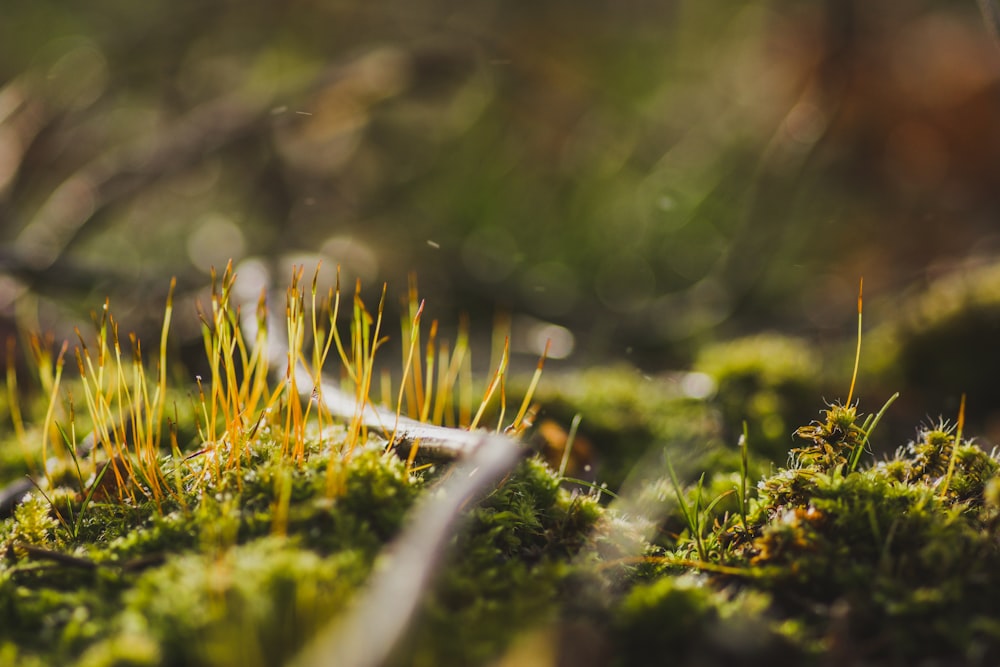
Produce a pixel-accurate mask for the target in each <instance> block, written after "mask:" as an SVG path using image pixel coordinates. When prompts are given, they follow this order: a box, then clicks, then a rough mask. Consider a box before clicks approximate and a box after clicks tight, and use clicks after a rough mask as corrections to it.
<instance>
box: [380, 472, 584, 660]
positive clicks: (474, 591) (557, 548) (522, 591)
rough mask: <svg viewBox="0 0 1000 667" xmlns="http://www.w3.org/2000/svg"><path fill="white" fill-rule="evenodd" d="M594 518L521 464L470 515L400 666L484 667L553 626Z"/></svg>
mask: <svg viewBox="0 0 1000 667" xmlns="http://www.w3.org/2000/svg"><path fill="white" fill-rule="evenodd" d="M600 513H601V510H600V509H599V506H598V505H597V503H596V501H595V500H593V499H591V498H585V497H581V496H579V495H575V494H570V493H568V492H566V491H565V490H562V489H560V488H559V479H558V477H557V476H556V475H555V474H554V473H553V471H552V470H551V469H550V468H548V467H547V466H545V465H544V464H543V463H541V462H540V461H538V460H528V461H525V462H524V463H523V464H521V466H520V467H519V469H518V470H517V471H516V472H514V473H513V474H512V475H511V476H510V477H509V478H508V479H507V480H506V481H505V482H504V483H503V484H502V485H501V486H500V488H499V489H497V491H496V492H495V493H492V494H491V495H490V496H489V497H488V498H486V499H484V500H483V501H482V503H481V504H480V505H479V506H478V507H476V508H475V509H474V510H473V511H472V513H471V515H470V517H469V523H468V525H467V526H466V529H465V530H464V531H463V532H462V534H461V536H460V537H459V538H458V540H457V542H456V544H455V545H454V547H453V550H452V554H451V556H450V557H449V559H448V565H447V567H446V569H445V571H444V573H443V574H442V576H441V579H440V581H439V582H438V584H437V585H436V586H435V587H434V589H433V590H432V591H431V593H430V595H429V596H428V598H427V599H426V600H425V601H424V603H423V607H422V611H421V614H420V618H419V620H418V622H417V625H416V627H415V628H414V630H413V632H412V634H411V638H410V640H409V641H408V642H407V643H406V645H405V646H404V647H402V648H401V650H400V652H399V655H398V656H397V658H396V660H397V662H398V664H411V665H473V664H482V663H484V662H485V661H487V660H489V659H490V658H492V657H494V656H496V655H497V654H498V652H500V651H501V649H503V648H504V647H505V646H507V645H508V644H509V642H511V641H512V640H513V638H514V637H516V636H517V635H518V633H520V632H522V631H524V630H526V629H528V628H531V627H533V626H535V627H537V626H538V625H539V624H542V623H545V622H547V621H549V620H551V619H553V618H554V617H555V616H556V615H557V614H558V611H559V608H560V606H562V605H565V604H566V596H567V595H570V591H571V590H572V586H571V575H572V574H573V571H574V568H573V567H572V566H571V565H570V563H571V560H572V558H573V557H574V556H575V555H576V554H577V553H578V552H579V550H580V549H581V548H582V547H583V546H584V544H585V542H586V540H587V536H588V535H589V533H590V532H591V530H592V529H593V528H594V526H595V523H596V521H597V519H598V517H599V515H600Z"/></svg>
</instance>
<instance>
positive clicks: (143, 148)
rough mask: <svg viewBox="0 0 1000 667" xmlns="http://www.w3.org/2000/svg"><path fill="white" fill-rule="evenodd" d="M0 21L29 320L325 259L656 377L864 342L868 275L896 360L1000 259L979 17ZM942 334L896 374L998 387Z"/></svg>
mask: <svg viewBox="0 0 1000 667" xmlns="http://www.w3.org/2000/svg"><path fill="white" fill-rule="evenodd" d="M0 14H2V16H0V235H2V236H0V239H2V246H0V269H2V272H0V315H2V317H3V321H4V323H5V324H4V326H5V327H6V328H7V329H8V330H13V327H14V322H15V321H20V322H21V323H22V325H32V326H37V327H38V328H40V329H43V330H44V329H54V330H56V331H57V335H59V332H63V333H65V334H69V335H71V328H68V327H71V326H72V325H73V324H77V323H79V322H80V320H81V318H85V317H86V313H87V312H88V311H90V310H92V309H94V308H97V307H99V306H100V304H101V303H103V301H104V297H105V296H107V295H110V296H111V299H112V305H113V307H114V308H115V310H116V312H118V314H119V318H120V319H121V320H123V321H125V322H127V323H128V326H127V328H129V329H133V328H134V329H138V330H140V332H141V331H143V330H144V328H145V329H146V330H148V331H151V332H154V333H153V334H152V335H154V336H155V332H156V331H157V329H158V326H159V325H158V320H159V318H160V316H161V313H162V305H163V299H164V297H165V294H166V289H167V285H168V283H169V279H170V277H171V276H177V277H178V280H179V283H180V292H179V295H180V296H179V299H180V302H179V307H178V312H179V313H184V312H187V313H189V319H190V323H189V324H188V325H185V324H184V323H183V322H178V325H177V326H178V330H179V335H180V336H181V337H182V338H183V337H184V336H194V337H195V338H196V336H197V328H196V323H197V321H196V319H195V318H194V317H193V312H194V309H193V306H192V307H190V308H189V307H188V306H190V305H191V304H192V302H193V301H194V300H195V299H196V298H197V297H198V295H199V294H202V298H204V297H203V290H204V289H205V287H206V285H207V283H208V271H209V268H210V267H211V266H215V267H220V268H221V267H222V266H223V265H224V264H225V262H226V261H227V259H229V258H232V259H233V260H234V261H235V263H236V268H237V271H238V273H239V275H240V280H241V283H240V290H241V291H240V296H241V297H242V298H246V299H248V300H252V299H255V298H256V295H257V294H258V293H259V290H260V289H261V288H262V287H266V286H268V285H272V286H277V287H279V288H282V287H283V285H285V284H287V280H288V277H289V276H290V275H291V271H292V266H294V265H297V264H304V265H305V266H306V267H307V269H306V270H307V273H308V272H309V271H311V270H312V267H313V266H314V265H315V263H316V262H317V261H318V260H320V259H322V260H323V262H324V267H325V269H326V271H327V275H326V276H325V279H326V280H328V281H332V269H333V267H334V266H336V265H337V264H340V265H341V267H342V270H343V272H344V278H345V280H346V281H347V284H352V283H353V280H354V278H356V277H359V278H361V279H362V280H363V281H364V284H365V285H366V286H367V290H366V294H369V295H371V296H370V299H374V298H375V296H374V295H375V294H377V291H378V288H379V286H380V285H381V283H382V282H383V281H388V282H389V285H390V294H401V293H403V292H404V291H405V286H406V276H407V274H408V273H409V272H411V271H416V272H417V273H418V275H419V280H420V285H421V291H422V293H423V294H424V295H426V296H427V297H428V302H429V305H430V311H431V313H432V314H433V316H434V317H438V318H440V319H441V320H442V321H443V322H452V321H455V320H456V319H457V315H456V314H457V313H458V312H467V313H469V314H470V315H471V318H472V320H473V322H480V323H483V322H485V327H486V330H487V331H488V329H489V326H490V325H491V324H492V322H493V317H494V314H495V313H497V312H507V313H510V314H511V316H512V317H513V319H514V324H515V331H518V330H519V331H521V332H522V333H521V335H520V337H516V338H515V347H516V349H517V351H518V352H523V353H525V355H526V356H527V355H529V354H530V355H536V354H537V353H538V351H539V350H540V347H541V344H542V342H541V341H543V340H544V339H545V338H546V337H554V340H556V341H557V343H558V345H556V346H555V349H554V350H553V352H554V356H555V357H563V358H565V361H564V362H562V363H563V364H565V365H576V366H586V365H590V364H594V363H597V362H604V361H607V360H613V359H621V358H627V359H630V360H632V361H633V362H634V363H635V364H637V365H639V366H641V367H643V368H645V369H648V370H650V371H657V370H662V369H666V368H670V367H679V366H683V365H685V364H688V363H689V362H690V361H691V359H693V358H694V356H695V354H696V353H697V351H698V350H699V349H701V348H702V347H703V346H704V345H705V344H706V343H709V342H713V341H719V340H725V339H728V338H732V337H735V336H738V335H741V334H747V333H752V332H757V331H761V330H764V329H773V330H778V331H782V332H786V333H791V334H795V335H801V336H804V337H805V338H807V339H808V340H810V341H812V342H814V343H817V344H818V345H819V346H820V347H821V348H822V346H823V345H824V341H829V340H835V341H838V343H839V342H840V341H844V340H847V341H850V340H851V337H852V336H853V332H854V318H855V305H854V304H855V299H856V293H857V282H858V279H859V277H860V276H862V275H863V276H864V277H865V286H866V294H867V296H868V300H867V301H866V316H867V318H870V319H869V321H870V322H872V323H876V322H883V323H885V322H890V321H893V322H895V323H896V324H893V325H892V326H895V327H896V328H895V329H892V331H891V332H890V333H888V334H886V335H885V336H883V337H882V340H884V341H888V342H887V343H886V345H889V346H890V347H883V348H882V350H883V352H879V353H875V354H885V352H884V351H885V350H886V349H895V348H892V346H895V347H896V348H898V347H899V346H900V345H902V343H899V340H898V335H899V331H902V330H903V329H901V328H900V327H902V326H903V325H901V324H898V323H899V322H901V321H902V320H903V319H905V318H904V314H905V312H904V311H906V310H907V308H906V307H905V306H904V305H903V304H907V303H911V302H913V301H907V299H911V300H912V299H919V298H922V297H920V296H919V295H920V294H922V293H924V292H927V291H928V289H930V288H931V287H932V286H933V285H934V284H936V281H938V279H939V278H941V277H942V276H947V277H948V278H949V279H952V278H953V277H954V276H956V275H958V276H961V275H966V274H967V273H968V272H969V271H973V270H976V271H978V270H981V269H982V267H984V266H991V265H992V264H993V263H994V262H995V258H996V255H997V252H998V251H1000V236H998V234H997V231H996V225H995V221H996V217H997V211H998V206H1000V168H998V166H1000V165H998V158H1000V123H998V122H997V119H998V118H1000V52H998V51H997V50H996V48H995V46H994V45H993V44H992V43H991V42H990V39H989V35H988V32H987V30H986V28H985V26H984V25H983V23H982V19H981V17H980V15H979V14H978V12H977V10H976V7H975V3H973V2H971V0H969V1H968V2H943V1H939V2H930V1H923V2H921V1H919V0H883V1H882V2H878V3H872V2H865V1H863V0H827V1H825V2H801V1H793V0H772V1H763V0H762V1H750V2H723V1H721V0H698V1H688V2H683V1H680V0H674V1H671V0H662V1H659V2H656V1H653V0H624V1H617V2H610V1H596V0H595V1H593V2H583V3H581V2H578V1H575V2H570V1H568V0H556V1H553V2H547V3H525V2H500V1H499V0H481V1H477V2H464V3H463V2H446V1H443V0H418V1H414V0H406V1H402V0H387V1H385V2H379V3H373V2H357V1H355V2H351V1H336V0H315V1H294V2H277V1H274V0H272V1H271V2H263V1H261V2H221V1H220V2H209V3H204V2H192V1H191V0H186V1H181V2H166V1H165V0H149V1H147V2H143V3H132V2H121V1H116V0H103V1H102V0H97V1H94V2H89V3H85V4H77V3H64V2H53V1H45V0H6V1H5V2H4V5H3V9H2V12H0ZM280 294H281V293H280V292H278V293H277V295H278V296H276V297H275V298H279V297H280ZM913 303H915V302H913ZM991 304H992V302H991ZM185 308H186V309H187V310H185ZM984 317H985V320H982V321H978V320H977V324H976V335H977V336H980V337H983V336H985V340H992V338H991V336H992V335H993V333H994V332H997V331H1000V324H998V323H1000V315H997V311H996V308H995V307H994V306H993V305H989V307H988V308H987V315H986V316H984ZM893 318H895V319H893ZM984 321H985V324H984V323H983V322H984ZM185 326H187V327H188V328H187V329H185ZM873 326H874V324H873ZM885 326H889V325H885ZM913 326H914V327H917V325H913ZM917 328H919V327H917ZM913 330H914V331H915V330H916V329H913ZM964 330H965V329H963V331H964ZM907 331H910V329H907ZM911 333H912V332H911ZM874 338H875V339H876V340H878V339H879V337H878V336H875V337H874ZM952 340H953V339H949V338H946V339H945V340H944V341H943V342H940V343H934V344H931V345H930V346H929V347H927V349H923V348H921V350H922V351H920V352H919V355H923V356H918V357H917V360H916V361H914V362H912V365H913V367H914V368H913V370H907V369H909V368H910V367H909V366H907V365H906V364H905V363H903V362H902V361H899V359H901V358H902V357H891V358H892V359H894V360H896V361H899V363H897V364H896V368H897V371H898V373H897V374H896V375H895V376H893V380H892V381H893V382H894V383H895V385H894V386H895V388H901V386H905V385H906V384H907V383H910V382H916V381H917V380H919V381H920V383H922V384H921V386H925V387H928V386H929V387H933V389H931V390H928V391H927V392H926V394H924V395H923V396H924V397H925V398H926V399H927V401H928V402H929V405H926V406H922V407H918V408H915V409H916V410H917V411H918V412H931V413H934V412H936V411H938V410H950V409H952V407H953V406H954V405H955V404H957V396H958V394H959V393H960V392H961V391H963V390H967V389H969V388H970V387H972V388H977V387H978V385H976V384H975V382H974V381H973V380H972V379H970V376H964V375H961V374H959V375H958V377H953V378H949V379H948V380H947V383H946V384H941V382H942V381H941V377H942V376H941V373H948V372H952V371H953V370H954V369H953V366H952V365H950V364H948V363H947V362H942V363H941V364H940V365H941V366H942V368H943V369H944V370H941V371H940V372H938V374H937V375H935V374H934V372H932V373H931V375H930V376H929V377H924V376H921V375H920V373H921V372H922V371H924V370H926V368H925V364H924V361H926V360H928V359H930V358H931V357H932V356H933V355H934V354H937V353H940V354H941V355H943V356H942V358H945V359H946V358H948V355H952V356H954V355H957V354H960V353H962V351H963V349H966V348H964V347H963V346H962V344H961V343H959V344H957V347H955V346H954V345H955V344H954V343H953V342H951V341H952ZM990 345H992V344H991V343H990ZM925 347H926V346H925ZM983 349H984V353H985V354H987V356H988V357H990V359H988V360H986V361H982V360H979V359H974V360H973V362H972V363H971V364H970V365H971V369H970V370H969V372H970V373H972V374H973V375H974V376H976V377H979V376H982V377H983V378H986V379H987V380H991V379H992V377H991V376H990V375H988V374H987V371H988V373H992V372H993V371H994V370H997V369H996V368H995V367H998V366H1000V364H997V363H995V362H992V361H991V359H992V355H990V350H991V349H992V348H991V347H989V346H986V347H985V348H983ZM834 356H835V361H836V363H837V364H838V366H837V369H838V373H840V375H841V376H842V377H841V378H840V382H841V384H845V385H846V379H847V377H848V376H849V366H850V362H849V359H848V362H846V364H845V363H844V362H843V360H842V358H841V356H839V353H838V355H834ZM981 361H982V363H980V362H981ZM557 363H558V362H557ZM906 363H911V362H906ZM900 369H902V370H900ZM949 369H950V370H949ZM977 373H978V374H979V375H976V374H977ZM935 383H938V384H935ZM981 384H982V387H983V388H982V389H980V391H981V392H985V393H986V395H985V396H984V395H983V394H982V393H981V394H979V396H981V397H983V398H984V399H990V398H991V397H992V394H991V393H990V392H991V391H992V390H991V387H992V384H993V383H992V382H989V381H986V380H984V381H982V382H981ZM994 393H995V392H994ZM828 398H831V399H832V398H834V397H833V396H829V397H828ZM976 400H979V399H978V398H977V399H976ZM983 402H986V401H983ZM972 404H973V405H974V404H975V401H974V402H973V403H972ZM868 407H869V409H873V407H874V406H868ZM918 416H919V415H918Z"/></svg>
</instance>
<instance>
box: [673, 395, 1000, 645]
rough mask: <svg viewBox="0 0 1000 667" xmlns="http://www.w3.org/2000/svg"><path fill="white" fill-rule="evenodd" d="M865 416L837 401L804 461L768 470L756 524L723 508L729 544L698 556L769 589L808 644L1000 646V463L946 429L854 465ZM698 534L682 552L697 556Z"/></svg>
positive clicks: (707, 565) (723, 535)
mask: <svg viewBox="0 0 1000 667" xmlns="http://www.w3.org/2000/svg"><path fill="white" fill-rule="evenodd" d="M858 419H859V415H858V413H857V411H856V410H855V409H854V408H853V407H852V408H845V407H843V406H837V405H834V406H831V408H830V409H828V410H827V411H825V413H824V419H823V420H822V421H819V422H814V423H813V424H811V425H809V426H806V427H803V428H801V429H799V430H798V431H797V434H798V435H799V437H800V438H804V439H805V440H806V444H805V446H803V447H800V448H798V449H795V450H792V454H791V456H790V461H791V463H792V467H790V468H788V469H784V470H779V471H778V472H777V473H775V474H773V475H770V476H768V477H766V478H764V479H763V480H761V481H760V482H759V484H758V485H757V488H756V491H757V494H756V498H754V499H753V500H752V501H751V502H750V503H749V507H750V510H749V512H748V516H747V519H746V520H747V525H746V526H745V527H744V526H743V525H742V523H741V521H740V520H738V519H736V518H735V517H732V516H719V517H717V518H716V523H715V526H716V529H715V531H714V533H713V535H712V536H711V539H714V540H715V543H716V544H718V548H717V549H715V550H710V551H708V552H706V553H708V554H709V556H710V558H711V562H703V563H701V564H699V565H698V566H697V567H698V568H699V569H705V570H706V571H708V572H710V573H711V572H715V573H716V575H715V576H716V577H718V578H719V581H720V582H723V581H725V582H729V585H731V584H733V583H738V585H739V586H740V587H741V588H742V589H743V590H756V591H762V592H766V593H768V594H769V595H770V596H771V599H772V605H771V612H772V613H776V614H777V615H778V616H779V617H782V618H787V619H790V620H791V619H794V620H795V621H797V622H800V623H802V633H801V635H800V640H801V641H800V646H802V647H803V648H807V647H810V646H811V647H812V649H811V650H813V651H817V650H819V651H823V652H829V651H844V652H845V655H851V656H855V658H856V659H859V660H863V661H866V662H874V663H876V664H908V663H910V662H912V661H914V660H917V659H925V658H931V659H936V660H956V659H957V660H960V661H962V662H963V663H966V662H968V663H969V664H974V663H975V664H978V663H977V662H976V661H979V660H983V659H985V660H986V661H987V662H990V661H993V660H996V659H997V658H1000V632H998V626H997V625H996V624H994V623H991V622H989V621H988V619H989V618H991V617H992V611H991V609H993V604H994V602H993V601H994V600H995V599H996V597H997V595H1000V580H998V579H997V577H996V574H995V573H996V572H997V571H998V568H1000V545H998V544H997V542H996V539H995V525H996V512H995V511H994V510H993V509H991V508H992V507H993V505H992V504H991V503H993V500H991V499H992V498H994V496H995V495H996V494H995V493H993V492H992V491H988V490H992V489H995V488H1000V486H998V482H997V481H996V480H997V472H998V469H1000V465H998V463H997V461H996V460H995V459H994V458H993V457H992V456H990V455H989V454H987V453H986V452H984V451H983V450H982V449H981V448H980V447H978V445H975V444H973V443H962V444H956V438H955V434H954V433H952V432H951V430H950V429H947V428H945V427H942V428H940V429H931V430H924V431H921V432H920V433H919V437H918V438H917V440H916V441H914V442H912V443H910V444H909V445H908V446H906V447H904V448H900V450H899V451H897V453H896V455H895V457H893V458H892V459H890V460H887V461H884V462H881V463H879V464H878V465H875V466H873V467H870V468H867V469H863V470H858V471H852V470H851V467H850V465H849V461H850V460H851V459H852V457H853V455H854V453H855V452H857V451H858V448H859V447H861V446H862V445H863V443H864V442H865V440H866V439H867V437H868V435H869V433H868V432H867V431H866V430H865V428H864V427H863V426H862V425H861V423H859V421H858ZM865 423H868V422H865ZM949 468H951V473H952V474H951V476H950V477H949V476H948V470H949ZM990 493H993V495H990ZM691 542H692V540H691V539H690V537H687V538H685V539H683V540H681V543H679V544H678V546H677V548H676V550H675V552H674V553H675V557H682V558H690V557H691V554H692V548H691ZM987 656H988V657H987Z"/></svg>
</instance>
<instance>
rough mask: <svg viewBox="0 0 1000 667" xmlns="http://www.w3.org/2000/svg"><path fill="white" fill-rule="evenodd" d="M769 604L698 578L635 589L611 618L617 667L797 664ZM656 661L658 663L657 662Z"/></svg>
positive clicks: (791, 640) (791, 638)
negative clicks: (665, 663) (657, 662)
mask: <svg viewBox="0 0 1000 667" xmlns="http://www.w3.org/2000/svg"><path fill="white" fill-rule="evenodd" d="M770 607H771V603H770V598H769V596H767V595H766V594H761V593H754V592H742V593H735V594H734V593H733V592H732V591H725V590H723V591H719V590H716V589H715V588H713V586H712V585H711V584H710V582H708V581H707V580H706V579H704V578H703V577H694V576H691V575H686V576H682V577H665V578H661V579H659V580H658V581H655V582H653V583H650V584H640V585H638V586H636V587H635V588H634V589H632V591H631V592H630V593H629V594H628V595H626V596H625V598H624V599H623V600H622V602H621V605H620V608H619V609H618V612H617V620H616V623H615V638H616V642H617V645H618V647H619V652H618V655H617V658H616V660H615V663H616V664H618V665H623V666H624V665H648V664H650V662H651V661H653V660H663V661H666V660H669V662H670V664H673V665H731V664H741V665H755V664H759V665H769V664H774V663H775V662H783V663H785V664H788V663H790V662H794V661H796V660H802V659H803V657H804V656H805V650H804V648H803V647H801V646H797V645H796V641H797V638H796V637H795V635H794V633H793V632H790V630H791V628H789V627H788V626H783V625H782V624H781V623H780V622H778V621H777V620H776V619H775V618H773V617H772V616H771V615H770V613H769V609H770ZM657 656H658V657H657Z"/></svg>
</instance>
